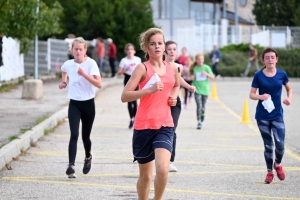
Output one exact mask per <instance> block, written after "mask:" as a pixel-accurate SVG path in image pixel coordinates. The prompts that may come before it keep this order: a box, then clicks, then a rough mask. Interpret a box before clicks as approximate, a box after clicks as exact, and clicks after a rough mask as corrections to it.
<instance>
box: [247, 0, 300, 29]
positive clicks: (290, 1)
mask: <svg viewBox="0 0 300 200" xmlns="http://www.w3.org/2000/svg"><path fill="white" fill-rule="evenodd" d="M252 12H253V14H254V15H255V17H256V22H257V24H259V25H266V26H272V25H275V26H300V18H299V16H300V4H299V0H256V2H255V4H254V8H253V11H252Z"/></svg>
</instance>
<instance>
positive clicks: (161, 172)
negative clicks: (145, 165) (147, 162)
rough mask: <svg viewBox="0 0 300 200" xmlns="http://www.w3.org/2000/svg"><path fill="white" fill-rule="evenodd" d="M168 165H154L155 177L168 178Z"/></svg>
mask: <svg viewBox="0 0 300 200" xmlns="http://www.w3.org/2000/svg"><path fill="white" fill-rule="evenodd" d="M168 169H169V165H158V166H156V177H158V178H161V179H166V178H168V175H169V172H168Z"/></svg>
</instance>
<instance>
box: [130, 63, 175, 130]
mask: <svg viewBox="0 0 300 200" xmlns="http://www.w3.org/2000/svg"><path fill="white" fill-rule="evenodd" d="M144 64H145V65H146V70H147V71H146V78H145V80H144V81H142V82H140V83H139V88H140V89H141V88H143V87H144V85H145V84H146V83H147V82H148V81H149V79H150V78H151V77H152V76H153V74H154V73H155V71H154V70H153V68H152V66H151V63H150V62H149V61H147V62H145V63H144ZM164 64H165V66H166V73H165V74H164V75H162V76H160V75H159V77H160V79H161V81H162V82H163V84H164V88H163V90H162V91H157V92H155V93H153V94H148V95H146V96H144V97H142V98H141V99H140V105H139V106H138V110H137V113H136V116H135V119H134V129H136V130H144V129H154V130H157V129H160V128H161V127H163V126H164V127H174V123H173V118H172V115H171V109H170V106H169V104H168V99H169V97H170V94H171V90H172V88H173V87H174V85H175V77H174V71H173V68H172V66H171V65H170V63H168V62H164Z"/></svg>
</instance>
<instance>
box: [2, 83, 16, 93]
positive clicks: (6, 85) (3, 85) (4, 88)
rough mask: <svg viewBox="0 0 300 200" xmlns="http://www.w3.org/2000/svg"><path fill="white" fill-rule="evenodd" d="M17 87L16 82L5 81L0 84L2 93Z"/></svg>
mask: <svg viewBox="0 0 300 200" xmlns="http://www.w3.org/2000/svg"><path fill="white" fill-rule="evenodd" d="M16 87H17V85H14V84H7V83H3V84H2V85H1V86H0V93H3V92H9V91H10V90H12V89H15V88H16Z"/></svg>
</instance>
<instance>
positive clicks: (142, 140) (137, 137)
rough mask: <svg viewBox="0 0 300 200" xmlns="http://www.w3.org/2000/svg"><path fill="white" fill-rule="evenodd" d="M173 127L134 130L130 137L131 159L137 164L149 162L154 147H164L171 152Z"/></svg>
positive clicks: (153, 155) (152, 155)
mask: <svg viewBox="0 0 300 200" xmlns="http://www.w3.org/2000/svg"><path fill="white" fill-rule="evenodd" d="M173 136H174V127H161V128H160V129H158V130H153V129H145V130H134V131H133V137H132V151H133V157H134V160H133V161H136V160H137V161H138V163H139V164H145V163H148V162H151V161H153V160H154V158H155V154H154V149H156V148H164V149H167V150H168V151H170V153H172V150H173Z"/></svg>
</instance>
